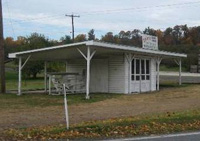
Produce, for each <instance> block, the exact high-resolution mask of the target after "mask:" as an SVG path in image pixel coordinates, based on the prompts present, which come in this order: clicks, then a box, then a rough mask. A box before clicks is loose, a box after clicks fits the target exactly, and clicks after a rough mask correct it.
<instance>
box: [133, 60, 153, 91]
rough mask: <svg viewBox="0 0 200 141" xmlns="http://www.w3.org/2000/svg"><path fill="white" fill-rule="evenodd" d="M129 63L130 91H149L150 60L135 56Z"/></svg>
mask: <svg viewBox="0 0 200 141" xmlns="http://www.w3.org/2000/svg"><path fill="white" fill-rule="evenodd" d="M131 65H132V67H131V80H132V81H131V92H133V93H138V92H147V91H150V60H149V59H141V58H136V59H133V60H132V64H131Z"/></svg>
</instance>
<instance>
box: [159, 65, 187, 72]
mask: <svg viewBox="0 0 200 141" xmlns="http://www.w3.org/2000/svg"><path fill="white" fill-rule="evenodd" d="M160 71H168V72H178V71H179V67H167V66H165V65H160ZM182 72H187V69H186V68H183V67H182Z"/></svg>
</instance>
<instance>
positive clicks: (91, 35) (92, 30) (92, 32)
mask: <svg viewBox="0 0 200 141" xmlns="http://www.w3.org/2000/svg"><path fill="white" fill-rule="evenodd" d="M88 40H95V34H94V29H91V30H90V31H89V32H88Z"/></svg>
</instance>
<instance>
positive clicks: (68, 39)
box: [60, 35, 73, 44]
mask: <svg viewBox="0 0 200 141" xmlns="http://www.w3.org/2000/svg"><path fill="white" fill-rule="evenodd" d="M60 41H61V44H71V43H73V41H72V39H71V37H70V36H69V35H65V36H64V37H61V38H60Z"/></svg>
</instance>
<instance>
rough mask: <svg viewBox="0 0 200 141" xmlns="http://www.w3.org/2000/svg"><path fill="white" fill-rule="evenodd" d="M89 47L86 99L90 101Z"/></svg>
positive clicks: (88, 52) (88, 50)
mask: <svg viewBox="0 0 200 141" xmlns="http://www.w3.org/2000/svg"><path fill="white" fill-rule="evenodd" d="M89 94H90V47H89V46H88V47H87V80H86V97H85V98H86V99H90V96H89Z"/></svg>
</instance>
